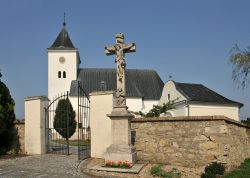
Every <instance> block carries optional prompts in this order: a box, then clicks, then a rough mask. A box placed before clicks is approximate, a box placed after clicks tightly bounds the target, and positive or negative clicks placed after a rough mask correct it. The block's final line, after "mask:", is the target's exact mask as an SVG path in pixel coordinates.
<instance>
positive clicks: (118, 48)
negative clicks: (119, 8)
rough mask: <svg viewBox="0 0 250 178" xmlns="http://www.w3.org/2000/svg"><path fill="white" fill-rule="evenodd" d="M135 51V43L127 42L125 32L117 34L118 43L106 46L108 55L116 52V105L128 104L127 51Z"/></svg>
mask: <svg viewBox="0 0 250 178" xmlns="http://www.w3.org/2000/svg"><path fill="white" fill-rule="evenodd" d="M130 52H135V43H130V44H127V45H126V44H125V43H124V35H123V33H118V34H116V44H115V45H114V46H106V47H105V53H106V55H107V56H109V55H114V54H116V59H115V63H116V66H117V68H116V70H117V89H116V94H115V96H116V106H126V91H125V68H126V62H125V53H130Z"/></svg>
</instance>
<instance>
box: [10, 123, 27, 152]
mask: <svg viewBox="0 0 250 178" xmlns="http://www.w3.org/2000/svg"><path fill="white" fill-rule="evenodd" d="M12 133H13V137H14V139H13V143H12V146H13V147H15V148H19V153H21V154H24V153H25V149H24V145H25V144H24V133H25V123H24V121H15V122H14V128H13V129H12Z"/></svg>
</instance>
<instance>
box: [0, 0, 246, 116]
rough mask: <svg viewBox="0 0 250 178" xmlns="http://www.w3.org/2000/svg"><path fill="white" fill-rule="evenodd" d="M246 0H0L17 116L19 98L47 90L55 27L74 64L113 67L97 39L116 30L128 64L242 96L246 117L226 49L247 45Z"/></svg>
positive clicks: (0, 56) (3, 54)
mask: <svg viewBox="0 0 250 178" xmlns="http://www.w3.org/2000/svg"><path fill="white" fill-rule="evenodd" d="M249 7H250V1H247V0H245V1H243V0H234V1H233V0H207V1H205V0H202V1H201V0H189V1H181V0H175V1H170V0H158V1H153V0H141V1H139V0H138V1H133V0H126V1H114V0H106V1H101V0H91V1H85V0H81V1H80V0H73V1H68V0H53V1H51V0H36V1H34V0H22V1H18V0H1V2H0V24H1V25H0V27H1V28H0V70H1V73H2V74H3V77H2V78H1V80H2V81H4V82H5V83H6V84H7V86H8V87H9V89H10V92H11V94H12V96H13V98H14V100H15V103H16V115H17V118H23V117H24V98H25V97H27V96H37V95H47V77H48V75H47V65H48V63H47V48H48V47H50V46H51V44H52V43H53V42H54V40H55V38H56V37H57V35H58V33H59V32H60V30H61V28H62V22H63V13H64V12H66V23H67V30H68V32H69V34H70V38H71V40H72V41H73V43H74V45H75V46H76V47H77V48H78V49H79V52H80V57H81V60H82V63H81V68H84V67H88V68H90V67H91V68H92V67H96V68H102V67H103V68H108V67H109V68H110V67H114V66H115V64H114V59H113V58H112V57H107V56H106V55H105V54H104V46H105V45H109V44H113V43H114V42H115V34H116V33H118V32H123V33H124V34H125V40H126V42H135V43H136V45H137V52H136V53H131V54H128V55H127V56H126V61H127V67H128V68H138V69H140V68H148V69H154V70H156V71H157V72H158V73H159V75H160V76H161V78H162V80H163V81H164V82H166V81H167V80H168V79H169V78H168V77H169V75H172V76H173V80H175V81H177V82H184V83H185V82H186V83H201V84H203V85H205V86H207V87H208V88H210V89H212V90H214V91H216V92H218V93H220V94H222V95H224V96H225V97H227V98H229V99H232V100H235V101H238V102H242V103H244V105H245V106H244V107H243V108H242V109H241V117H242V118H246V117H250V86H248V87H247V88H245V89H244V90H242V89H239V88H238V87H237V86H236V84H235V83H234V82H233V81H232V79H231V71H232V67H231V65H230V64H229V62H228V60H229V55H230V49H231V48H232V47H233V46H234V44H236V43H237V44H238V45H239V46H240V47H241V48H245V47H247V46H250V11H249Z"/></svg>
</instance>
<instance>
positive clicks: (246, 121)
mask: <svg viewBox="0 0 250 178" xmlns="http://www.w3.org/2000/svg"><path fill="white" fill-rule="evenodd" d="M241 122H242V123H243V124H246V125H248V126H250V117H248V118H247V119H246V120H241Z"/></svg>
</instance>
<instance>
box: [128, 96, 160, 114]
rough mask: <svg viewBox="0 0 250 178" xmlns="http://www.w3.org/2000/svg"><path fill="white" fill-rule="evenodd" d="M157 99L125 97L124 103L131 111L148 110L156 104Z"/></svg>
mask: <svg viewBox="0 0 250 178" xmlns="http://www.w3.org/2000/svg"><path fill="white" fill-rule="evenodd" d="M158 102H159V100H142V98H127V99H126V104H127V106H128V110H129V111H133V112H138V111H142V112H146V113H147V112H148V111H149V110H150V109H152V108H153V105H157V104H158Z"/></svg>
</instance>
